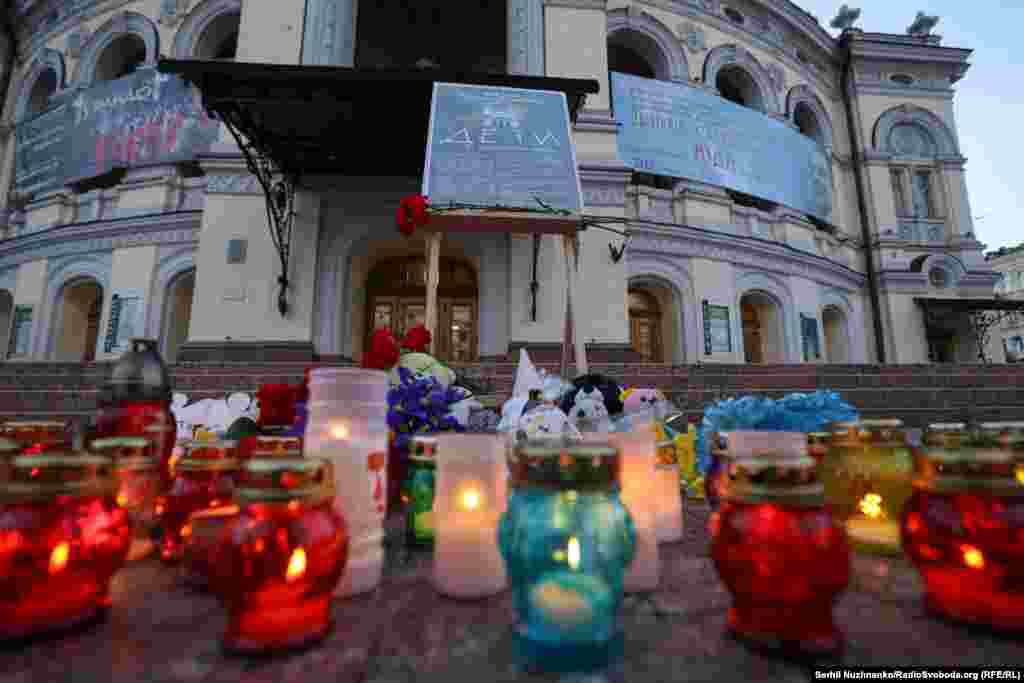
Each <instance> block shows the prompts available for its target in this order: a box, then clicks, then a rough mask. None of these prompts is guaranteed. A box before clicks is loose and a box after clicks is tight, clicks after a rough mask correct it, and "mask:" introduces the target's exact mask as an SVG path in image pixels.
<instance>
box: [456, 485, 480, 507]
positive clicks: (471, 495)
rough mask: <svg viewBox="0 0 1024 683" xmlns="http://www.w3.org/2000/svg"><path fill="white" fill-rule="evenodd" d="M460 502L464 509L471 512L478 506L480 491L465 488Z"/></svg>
mask: <svg viewBox="0 0 1024 683" xmlns="http://www.w3.org/2000/svg"><path fill="white" fill-rule="evenodd" d="M460 502H461V503H462V508H463V509H464V510H469V511H470V512H472V511H473V510H476V509H477V508H478V507H480V492H479V491H477V490H476V489H466V490H465V491H463V492H462V498H461V499H460Z"/></svg>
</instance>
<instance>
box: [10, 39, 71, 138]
mask: <svg viewBox="0 0 1024 683" xmlns="http://www.w3.org/2000/svg"><path fill="white" fill-rule="evenodd" d="M63 88H64V55H62V54H61V53H60V52H57V51H56V50H54V49H51V48H44V49H43V50H40V52H39V53H38V54H37V55H36V56H35V57H34V58H33V60H32V66H31V68H30V69H29V70H28V72H27V73H26V74H25V75H24V77H23V78H22V80H21V88H20V90H19V92H18V98H17V100H16V101H15V106H14V118H15V120H16V121H22V120H24V119H28V118H32V117H33V116H38V115H39V114H42V113H43V112H44V111H46V110H47V109H49V108H50V106H51V99H52V98H53V96H54V95H56V94H57V93H58V92H60V91H61V90H62V89H63Z"/></svg>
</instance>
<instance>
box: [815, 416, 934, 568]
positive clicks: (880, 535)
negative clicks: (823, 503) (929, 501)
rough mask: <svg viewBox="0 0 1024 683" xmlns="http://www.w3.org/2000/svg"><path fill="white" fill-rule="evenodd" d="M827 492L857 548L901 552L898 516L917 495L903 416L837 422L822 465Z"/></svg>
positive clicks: (879, 551) (894, 553) (879, 552)
mask: <svg viewBox="0 0 1024 683" xmlns="http://www.w3.org/2000/svg"><path fill="white" fill-rule="evenodd" d="M821 475H822V480H823V482H824V484H825V495H826V497H827V498H828V501H829V503H831V505H832V509H833V511H834V512H835V514H836V515H837V516H838V517H839V518H840V519H841V520H843V521H844V522H845V524H846V532H847V534H848V536H849V539H850V545H851V546H852V547H853V549H854V550H855V551H859V552H866V553H872V554H880V555H897V554H899V552H900V517H901V515H902V513H903V507H904V506H905V505H906V503H907V501H908V500H909V499H910V496H911V494H912V493H913V476H914V460H913V456H912V454H911V451H910V447H909V446H908V444H907V437H906V433H905V431H904V430H903V422H902V421H901V420H862V421H860V422H845V423H840V424H838V425H836V427H835V429H834V430H833V432H832V446H831V449H830V450H829V456H828V457H827V458H825V460H824V461H823V462H822V465H821Z"/></svg>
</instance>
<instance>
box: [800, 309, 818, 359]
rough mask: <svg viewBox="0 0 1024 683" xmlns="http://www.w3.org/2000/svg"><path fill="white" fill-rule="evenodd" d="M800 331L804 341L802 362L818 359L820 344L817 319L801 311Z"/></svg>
mask: <svg viewBox="0 0 1024 683" xmlns="http://www.w3.org/2000/svg"><path fill="white" fill-rule="evenodd" d="M800 332H801V336H802V337H803V342H804V343H803V346H804V362H805V363H809V362H810V361H812V360H820V359H821V344H820V343H819V341H818V320H817V319H816V318H814V317H813V316H810V315H804V314H803V313H801V314H800Z"/></svg>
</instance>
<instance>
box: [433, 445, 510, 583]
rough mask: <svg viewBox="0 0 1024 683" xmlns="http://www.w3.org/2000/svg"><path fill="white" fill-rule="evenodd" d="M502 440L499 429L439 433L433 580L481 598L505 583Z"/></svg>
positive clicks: (505, 483)
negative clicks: (501, 522) (501, 541)
mask: <svg viewBox="0 0 1024 683" xmlns="http://www.w3.org/2000/svg"><path fill="white" fill-rule="evenodd" d="M505 448H506V440H505V439H504V438H502V437H501V436H500V435H497V434H439V435H438V437H437V455H436V461H437V481H436V483H435V490H434V586H435V587H436V588H437V590H438V591H439V592H440V593H442V594H443V595H448V596H451V597H456V598H482V597H487V596H490V595H495V594H497V593H500V592H501V591H503V590H504V589H505V587H506V586H507V585H508V577H507V576H506V574H505V563H504V561H503V560H502V558H501V553H500V552H499V550H498V521H499V519H500V518H501V515H502V513H504V512H505V506H506V502H507V496H508V488H507V487H508V467H507V465H506V463H505Z"/></svg>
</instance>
